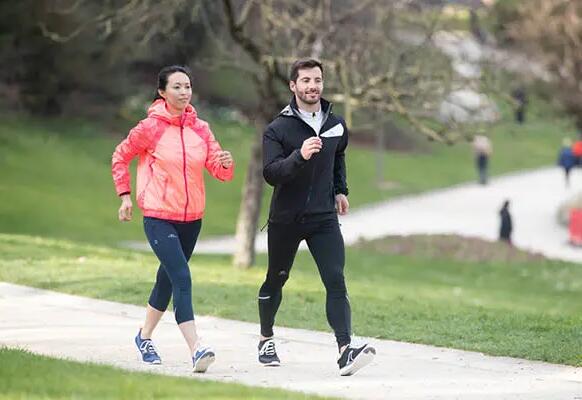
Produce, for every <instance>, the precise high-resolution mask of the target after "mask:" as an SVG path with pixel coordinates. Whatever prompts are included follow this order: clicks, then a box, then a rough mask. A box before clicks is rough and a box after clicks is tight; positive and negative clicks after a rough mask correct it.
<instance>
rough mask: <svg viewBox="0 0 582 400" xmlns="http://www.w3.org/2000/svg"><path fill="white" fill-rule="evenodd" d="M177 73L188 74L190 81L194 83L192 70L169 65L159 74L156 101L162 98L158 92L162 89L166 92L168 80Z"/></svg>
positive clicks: (181, 66)
mask: <svg viewBox="0 0 582 400" xmlns="http://www.w3.org/2000/svg"><path fill="white" fill-rule="evenodd" d="M175 72H182V73H184V74H186V75H187V76H188V79H190V82H192V77H191V76H190V75H191V72H190V68H188V67H185V66H183V65H168V66H167V67H164V68H162V69H161V70H160V72H159V73H158V88H157V89H156V94H155V96H154V101H156V100H157V99H161V98H162V96H160V93H159V92H158V90H160V89H161V90H166V86H168V78H169V77H170V75H172V74H173V73H175Z"/></svg>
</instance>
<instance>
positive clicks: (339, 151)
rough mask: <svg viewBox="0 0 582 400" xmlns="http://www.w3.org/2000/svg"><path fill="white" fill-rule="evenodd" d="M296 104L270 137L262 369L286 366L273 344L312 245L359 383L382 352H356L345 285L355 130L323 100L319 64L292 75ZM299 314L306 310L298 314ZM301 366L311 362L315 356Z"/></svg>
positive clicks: (330, 316)
mask: <svg viewBox="0 0 582 400" xmlns="http://www.w3.org/2000/svg"><path fill="white" fill-rule="evenodd" d="M289 88H290V90H291V91H292V92H293V97H292V98H291V102H290V104H289V105H288V106H287V107H285V108H284V109H283V110H282V111H281V113H280V114H279V115H278V116H277V117H275V119H274V120H273V121H272V122H271V123H270V124H269V126H268V127H267V129H266V131H265V133H264V135H263V175H264V177H265V180H266V181H267V182H268V183H269V184H270V185H271V186H273V187H274V190H273V197H272V199H271V209H270V211H269V230H268V250H269V265H268V269H267V276H266V277H265V281H264V283H263V285H262V286H261V288H260V289H259V298H258V300H259V301H258V303H259V318H260V321H261V338H260V341H259V345H258V352H259V362H260V363H262V364H263V365H266V366H278V365H279V364H280V360H279V357H278V355H277V352H276V350H275V342H274V340H273V336H274V333H273V326H274V324H275V316H276V314H277V311H278V309H279V306H280V304H281V300H282V297H283V292H282V291H283V285H285V282H286V281H287V279H288V278H289V273H290V271H291V267H292V266H293V260H294V259H295V254H296V253H297V249H298V247H299V243H300V242H301V241H302V240H305V241H306V242H307V246H308V247H309V251H310V252H311V255H312V256H313V258H314V260H315V263H316V264H317V268H318V270H319V274H320V275H321V280H322V281H323V284H324V286H325V290H326V305H325V310H326V314H327V321H328V323H329V325H330V326H331V328H332V329H333V331H334V333H335V337H336V341H337V345H338V350H339V354H338V361H337V363H338V366H339V372H340V374H341V375H352V374H354V373H355V372H356V371H358V370H359V369H360V368H362V367H364V366H365V365H367V364H369V363H370V362H371V361H372V359H373V358H374V354H376V350H375V349H374V348H373V347H371V346H369V345H367V344H363V345H360V346H354V345H352V344H351V309H350V301H349V298H348V293H347V288H346V283H345V277H344V264H345V249H344V240H343V237H342V233H341V231H340V227H339V221H338V214H339V215H345V214H346V213H347V212H348V209H349V202H348V197H347V196H348V186H347V181H346V164H345V150H346V147H347V145H348V130H347V126H346V123H345V121H344V120H343V118H341V117H340V116H338V115H337V114H335V113H333V112H332V105H331V103H329V102H327V101H325V100H324V99H322V98H321V93H322V91H323V66H322V65H321V63H320V62H318V61H316V60H313V59H302V60H297V61H296V62H295V63H293V65H292V67H291V73H290V79H289ZM297 311H299V310H297ZM296 358H297V359H298V360H299V359H301V360H302V361H303V362H306V363H309V362H310V360H311V359H310V355H309V354H307V353H301V354H297V355H296Z"/></svg>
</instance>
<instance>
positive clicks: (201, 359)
mask: <svg viewBox="0 0 582 400" xmlns="http://www.w3.org/2000/svg"><path fill="white" fill-rule="evenodd" d="M215 358H216V355H215V354H214V351H212V349H211V348H210V347H200V348H199V349H198V350H196V353H195V354H194V357H192V363H193V364H194V372H200V373H203V372H206V370H207V369H208V367H209V366H210V364H212V363H213V362H214V359H215Z"/></svg>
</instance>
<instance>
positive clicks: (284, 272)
mask: <svg viewBox="0 0 582 400" xmlns="http://www.w3.org/2000/svg"><path fill="white" fill-rule="evenodd" d="M301 240H305V241H306V242H307V246H308V247H309V251H310V252H311V255H312V256H313V258H314V260H315V263H316V264H317V268H318V270H319V274H320V276H321V280H322V281H323V284H324V286H325V289H326V291H327V297H326V306H325V309H326V314H327V321H328V322H329V325H330V326H331V328H332V329H333V330H334V332H335V336H336V340H337V343H338V346H339V347H342V346H344V345H347V344H349V343H350V336H351V310H350V302H349V299H348V294H347V290H346V284H345V279H344V264H345V249H344V240H343V237H342V234H341V231H340V228H339V223H338V221H337V218H334V219H330V220H325V221H317V222H315V221H313V222H309V220H308V221H307V222H302V223H301V222H294V223H290V224H278V223H269V230H268V247H269V267H268V270H267V277H266V279H265V282H264V283H263V285H262V286H261V289H260V290H259V316H260V319H261V335H263V336H265V337H271V336H273V325H274V324H275V315H276V314H277V310H278V309H279V305H280V304H281V299H282V289H283V285H285V282H286V281H287V279H288V278H289V272H290V270H291V266H292V265H293V260H294V259H295V254H296V253H297V248H298V247H299V243H300V242H301ZM298 312H300V311H299V310H298Z"/></svg>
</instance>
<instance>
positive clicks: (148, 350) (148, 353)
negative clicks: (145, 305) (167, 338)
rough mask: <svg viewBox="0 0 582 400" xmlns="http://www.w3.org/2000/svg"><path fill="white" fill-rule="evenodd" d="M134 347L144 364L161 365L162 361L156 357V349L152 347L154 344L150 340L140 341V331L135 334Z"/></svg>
mask: <svg viewBox="0 0 582 400" xmlns="http://www.w3.org/2000/svg"><path fill="white" fill-rule="evenodd" d="M135 345H136V346H137V350H138V351H139V354H140V355H141V359H142V360H143V362H144V363H146V364H161V363H162V359H161V358H160V356H159V355H158V352H157V351H156V348H155V347H154V343H153V342H152V340H151V339H142V338H141V329H140V330H139V332H138V333H137V336H136V337H135Z"/></svg>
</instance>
